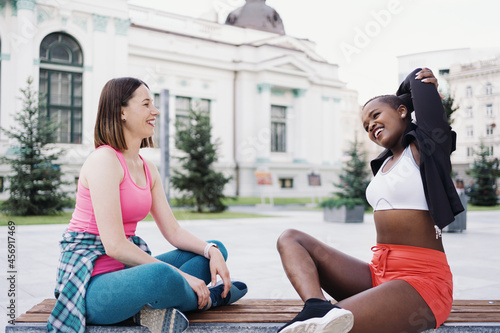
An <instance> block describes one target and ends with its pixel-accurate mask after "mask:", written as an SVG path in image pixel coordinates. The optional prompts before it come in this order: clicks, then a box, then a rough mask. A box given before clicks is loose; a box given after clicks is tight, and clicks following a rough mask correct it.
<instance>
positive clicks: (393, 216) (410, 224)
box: [374, 209, 444, 252]
mask: <svg viewBox="0 0 500 333" xmlns="http://www.w3.org/2000/svg"><path fill="white" fill-rule="evenodd" d="M374 219H375V227H376V229H377V243H379V244H394V245H407V246H416V247H423V248H427V249H433V250H438V251H441V252H444V248H443V242H442V240H441V237H439V238H438V239H436V229H435V227H434V222H433V220H432V218H431V215H430V214H429V212H428V211H425V210H410V209H391V210H379V211H376V212H374Z"/></svg>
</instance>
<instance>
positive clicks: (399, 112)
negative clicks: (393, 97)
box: [361, 98, 410, 149]
mask: <svg viewBox="0 0 500 333" xmlns="http://www.w3.org/2000/svg"><path fill="white" fill-rule="evenodd" d="M409 118H410V117H409V114H408V111H407V109H406V107H405V106H404V105H400V106H399V107H398V108H397V109H395V108H394V107H392V106H391V105H389V104H388V103H386V102H383V101H381V100H380V98H375V99H373V100H371V101H369V102H368V103H367V104H366V105H365V106H364V107H363V112H362V115H361V120H362V122H363V128H364V129H365V130H366V131H367V133H368V137H369V138H370V140H372V141H373V142H375V143H376V144H377V145H379V146H382V147H384V148H387V149H392V148H393V147H396V145H398V144H400V143H401V139H402V137H403V134H404V132H405V129H406V126H407V125H408V121H409Z"/></svg>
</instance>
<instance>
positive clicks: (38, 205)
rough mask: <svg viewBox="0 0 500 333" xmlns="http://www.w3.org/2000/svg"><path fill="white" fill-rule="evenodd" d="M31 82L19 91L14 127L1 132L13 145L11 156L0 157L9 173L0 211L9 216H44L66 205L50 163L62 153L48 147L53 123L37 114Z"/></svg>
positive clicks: (58, 174)
mask: <svg viewBox="0 0 500 333" xmlns="http://www.w3.org/2000/svg"><path fill="white" fill-rule="evenodd" d="M32 83H33V79H32V78H28V81H27V87H26V88H25V89H21V93H22V97H21V100H22V103H23V107H22V110H21V111H20V112H18V113H16V117H15V118H14V119H15V121H16V124H17V127H11V129H10V130H6V129H3V128H2V131H3V132H4V133H5V134H6V135H7V136H8V137H9V138H10V139H11V140H13V141H14V142H16V143H15V144H14V146H15V148H16V153H15V155H14V157H7V156H5V157H3V158H2V162H3V163H8V164H10V166H11V170H12V172H13V174H12V175H10V176H8V177H7V179H8V180H9V184H10V185H9V192H10V196H9V198H8V199H7V200H6V201H5V202H3V204H2V206H1V210H2V211H4V212H6V213H7V214H10V215H24V216H26V215H47V214H53V213H56V212H58V211H61V210H62V209H63V208H64V207H65V206H67V205H68V204H69V198H68V196H67V193H66V192H64V191H61V190H60V189H59V188H60V186H61V185H62V184H65V183H64V182H63V181H62V180H61V170H60V168H59V166H58V165H57V164H55V163H54V162H55V161H56V160H57V159H58V157H59V156H60V155H61V154H62V151H60V150H55V149H53V148H48V147H47V144H49V143H52V142H53V141H54V140H53V134H54V132H55V131H54V124H52V123H50V121H49V120H48V119H47V117H46V116H45V115H41V114H40V105H39V102H38V98H37V95H38V92H36V91H34V90H33V87H32Z"/></svg>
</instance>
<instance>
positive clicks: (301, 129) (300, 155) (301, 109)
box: [293, 89, 309, 163]
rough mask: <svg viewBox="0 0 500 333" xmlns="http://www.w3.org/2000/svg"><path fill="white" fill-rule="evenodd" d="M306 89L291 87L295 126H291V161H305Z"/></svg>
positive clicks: (306, 136) (306, 126)
mask: <svg viewBox="0 0 500 333" xmlns="http://www.w3.org/2000/svg"><path fill="white" fill-rule="evenodd" d="M306 92H307V90H305V89H293V96H294V100H293V110H294V114H295V126H294V128H293V131H294V134H293V137H294V142H293V162H294V163H307V143H308V140H307V138H308V133H307V130H308V123H309V119H308V115H307V114H308V110H307V103H306V98H305V95H306Z"/></svg>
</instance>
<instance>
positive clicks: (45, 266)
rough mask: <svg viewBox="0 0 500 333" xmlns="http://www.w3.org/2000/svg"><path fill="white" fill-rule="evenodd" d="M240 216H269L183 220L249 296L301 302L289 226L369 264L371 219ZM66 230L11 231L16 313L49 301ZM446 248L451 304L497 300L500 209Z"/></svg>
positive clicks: (3, 230)
mask: <svg viewBox="0 0 500 333" xmlns="http://www.w3.org/2000/svg"><path fill="white" fill-rule="evenodd" d="M232 209H238V210H241V211H249V212H254V213H261V214H265V215H267V216H269V217H262V218H246V219H230V220H193V221H180V223H181V225H182V226H183V227H184V228H186V229H187V230H189V231H190V232H192V233H193V234H195V235H197V236H198V237H200V238H202V239H205V240H211V239H217V240H220V241H222V242H223V243H224V244H225V245H226V247H227V248H228V251H229V258H228V266H229V269H230V271H231V277H232V279H233V280H234V279H240V280H242V281H244V282H246V283H247V285H248V288H249V291H248V294H247V296H246V297H247V298H281V299H290V298H298V296H297V294H296V293H295V291H294V290H293V288H292V287H291V285H290V284H289V282H288V280H287V278H286V276H285V274H284V272H283V269H282V266H281V262H280V258H279V255H278V252H277V251H276V240H277V238H278V236H279V235H280V234H281V233H282V232H283V231H284V230H285V229H288V228H295V229H299V230H302V231H305V232H307V233H309V234H311V235H313V236H315V237H317V238H319V239H321V240H322V241H324V242H325V243H327V244H329V245H331V246H334V247H335V248H337V249H340V250H342V251H344V252H346V253H348V254H351V255H353V256H355V257H357V258H359V259H362V260H365V261H369V260H370V259H371V254H372V253H371V251H370V248H371V247H372V246H373V245H374V243H375V226H374V223H373V215H372V214H366V215H365V221H364V223H352V224H342V223H331V222H324V221H323V215H322V212H321V211H318V210H305V209H290V208H288V209H284V208H279V207H278V208H272V207H270V208H260V209H257V208H255V207H239V208H232ZM65 227H66V225H40V226H17V227H16V255H17V257H16V260H17V261H16V271H17V274H16V298H15V304H16V308H17V315H19V314H21V313H23V312H25V311H26V310H27V309H29V308H30V307H31V306H33V305H34V304H36V303H39V302H41V301H42V300H43V299H45V298H52V297H54V296H53V288H54V283H55V275H56V267H57V260H58V256H59V247H58V241H59V239H60V236H61V234H62V232H63V231H64V229H65ZM7 231H8V229H7V227H0V244H1V245H0V267H1V268H0V280H1V281H2V282H1V283H0V313H1V316H0V331H2V332H3V327H4V326H5V325H6V324H7V320H8V317H7V306H8V304H9V302H10V299H11V298H10V297H9V296H8V288H7V287H8V285H9V281H8V280H7V278H8V277H9V276H10V275H11V274H8V273H7V272H8V271H9V268H8V266H7V264H8V263H7ZM137 235H139V236H141V237H142V238H143V239H144V240H145V241H146V242H147V243H148V244H149V246H150V248H151V250H152V251H153V254H159V253H162V252H165V251H169V250H171V249H172V247H171V246H170V245H169V244H168V243H167V242H166V241H164V240H163V239H162V236H161V234H160V232H159V231H158V229H157V228H156V225H155V223H154V222H141V223H139V225H138V228H137ZM443 239H444V244H445V249H446V252H447V254H448V261H449V263H450V266H451V269H452V272H453V274H454V283H455V286H454V297H455V298H456V299H496V300H500V264H499V263H500V211H491V212H469V213H467V230H465V231H464V232H462V233H444V234H443Z"/></svg>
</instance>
